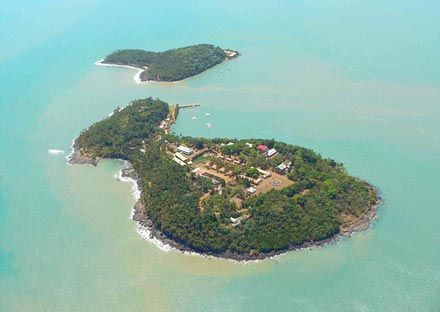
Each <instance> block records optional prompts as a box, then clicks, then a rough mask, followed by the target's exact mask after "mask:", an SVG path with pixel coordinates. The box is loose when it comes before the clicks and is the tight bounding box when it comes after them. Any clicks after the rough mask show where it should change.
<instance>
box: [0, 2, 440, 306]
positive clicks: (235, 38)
mask: <svg viewBox="0 0 440 312" xmlns="http://www.w3.org/2000/svg"><path fill="white" fill-rule="evenodd" d="M439 10H440V3H439V2H438V1H432V0H424V1H423V0H422V1H412V2H409V1H407V2H402V1H395V0H391V1H386V2H384V1H376V0H375V1H373V0H370V1H348V0H345V1H336V0H327V1H276V2H274V3H272V4H268V3H267V2H265V1H244V2H241V3H240V4H237V3H235V2H232V1H219V2H217V3H210V4H207V3H205V2H201V1H186V2H180V1H174V2H160V3H144V1H132V2H130V4H126V2H123V1H106V2H104V1H85V0H84V1H39V2H38V3H35V2H33V1H21V2H14V3H6V4H2V6H1V8H0V46H1V47H2V49H1V51H0V68H1V71H0V311H48V310H54V311H72V310H73V311H90V310H93V311H105V310H110V311H123V310H147V311H255V310H263V311H265V310H271V311H285V310H289V311H290V310H298V311H323V310H325V311H439V310H440V261H439V259H440V248H439V246H440V231H439V230H438V228H439V220H440V200H439V198H438V189H439V187H440V183H439V179H438V177H439V175H440V108H439V103H440V71H439V68H440V58H439V57H438V55H440V40H439V38H440V34H439V29H440V19H438V13H437V12H439ZM200 42H212V43H215V44H218V45H220V46H222V47H231V48H236V49H238V50H240V51H241V52H242V53H243V55H242V56H241V57H240V58H238V59H236V60H234V61H232V62H228V63H224V64H222V65H220V66H218V67H216V68H214V69H213V70H210V71H208V72H206V73H203V74H202V75H199V76H197V77H193V78H191V79H188V80H186V81H185V82H182V83H178V84H144V85H136V84H135V83H134V82H133V79H132V77H133V74H134V71H131V70H128V69H118V68H106V67H100V66H95V65H93V63H94V62H95V61H96V60H98V59H100V58H102V57H103V56H104V55H105V54H106V53H108V52H110V51H112V50H114V49H117V48H125V47H139V48H146V49H153V50H162V49H167V48H172V47H176V46H183V45H187V44H194V43H200ZM146 96H153V97H160V98H161V99H163V100H165V101H168V102H170V103H181V104H185V103H195V102H198V103H201V107H200V108H199V109H194V110H186V111H182V114H181V115H180V117H179V121H178V123H177V124H176V126H175V128H174V130H175V131H176V132H177V133H183V134H188V135H203V136H211V137H215V136H231V137H269V138H272V137H274V138H276V139H279V140H285V141H287V142H289V143H294V144H300V145H303V146H307V147H311V148H314V149H316V150H317V151H319V152H320V153H321V154H322V155H324V156H326V157H332V158H335V159H337V160H339V161H341V162H343V163H344V164H345V165H346V167H347V168H348V170H349V172H350V173H351V174H354V175H357V176H359V177H362V178H365V179H367V180H369V181H370V182H372V183H373V184H375V185H377V186H378V187H379V188H380V190H381V192H382V194H383V197H384V205H383V206H382V207H381V208H380V210H379V215H378V218H377V219H376V220H375V222H374V224H373V226H372V228H371V229H369V230H368V231H365V232H362V233H358V234H355V235H354V236H353V237H352V238H351V239H346V240H343V241H340V242H338V243H337V244H333V245H330V246H327V247H324V248H319V249H315V250H302V251H298V252H292V253H289V254H288V255H285V256H282V257H279V258H276V259H275V260H269V261H264V262H260V263H252V264H248V265H243V264H236V263H231V262H226V261H221V260H212V259H211V260H208V259H204V258H200V257H196V256H188V255H181V254H179V253H176V252H163V251H161V250H160V249H158V248H157V247H156V246H154V245H152V244H151V243H149V242H146V241H144V240H142V239H141V238H140V236H139V235H138V234H137V232H136V225H135V224H134V223H133V222H132V221H131V220H130V218H129V216H130V210H131V207H132V206H133V204H134V199H133V197H132V195H131V185H130V184H127V183H121V182H119V181H117V180H116V179H115V178H114V174H115V173H117V171H118V170H119V169H120V168H121V164H120V163H119V162H117V161H104V162H102V163H101V164H100V165H99V166H98V167H97V168H92V167H88V166H67V165H66V163H65V159H64V157H63V156H64V155H60V156H57V155H50V154H48V149H63V150H65V151H67V152H68V151H69V149H70V144H71V141H72V139H73V138H74V137H75V136H76V135H77V134H78V132H79V131H80V130H81V129H83V128H84V127H86V126H88V125H89V124H90V123H91V122H93V121H96V120H98V119H100V118H102V117H104V116H106V115H107V114H108V113H110V112H111V111H112V110H113V109H114V107H116V106H117V105H119V106H123V105H125V104H126V103H128V102H129V101H130V100H132V99H136V98H139V97H146ZM205 112H209V113H210V116H209V117H206V116H205ZM193 116H198V120H197V121H196V122H194V121H193V120H192V117H193ZM208 122H209V123H211V124H212V125H213V126H212V128H210V129H208V128H206V123H208Z"/></svg>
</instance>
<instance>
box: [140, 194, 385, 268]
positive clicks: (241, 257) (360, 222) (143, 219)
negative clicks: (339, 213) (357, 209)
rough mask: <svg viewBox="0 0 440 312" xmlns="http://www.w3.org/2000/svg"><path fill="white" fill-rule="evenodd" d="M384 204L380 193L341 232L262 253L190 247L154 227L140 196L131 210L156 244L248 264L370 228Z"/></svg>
mask: <svg viewBox="0 0 440 312" xmlns="http://www.w3.org/2000/svg"><path fill="white" fill-rule="evenodd" d="M376 191H377V190H376ZM378 194H379V193H378ZM381 204H382V198H381V197H380V195H379V197H378V200H377V202H376V203H375V204H374V205H372V206H371V207H369V209H368V210H367V211H366V212H365V213H364V214H363V215H361V216H360V217H359V218H357V219H356V220H354V221H356V222H353V224H352V225H350V226H349V227H348V228H346V229H345V230H341V231H340V232H339V233H337V234H335V235H334V236H331V237H328V238H326V239H323V240H321V241H316V242H304V243H302V244H299V245H292V246H289V247H288V248H285V249H282V250H277V251H271V252H268V253H260V254H256V255H249V254H235V253H231V252H223V253H214V252H199V251H197V250H194V249H192V248H191V247H188V246H187V245H184V244H181V243H178V242H177V241H175V240H174V239H171V238H168V237H166V236H165V235H164V234H163V233H162V232H161V231H160V230H158V229H156V228H155V227H154V225H153V222H152V221H151V220H150V219H149V218H148V215H146V214H145V213H143V212H142V211H141V210H142V208H143V207H142V203H141V202H140V200H138V201H137V202H136V204H135V205H134V207H133V211H134V212H133V213H132V215H133V220H134V221H136V222H138V233H139V235H141V237H142V238H144V239H146V240H148V241H150V242H152V243H153V244H154V245H155V246H157V247H158V248H160V249H161V250H163V251H170V250H174V251H177V252H180V253H182V254H186V255H196V256H201V257H204V258H207V259H211V258H212V259H222V260H227V261H233V262H237V263H244V264H246V263H251V262H259V261H262V260H269V259H274V258H276V257H280V256H283V255H286V254H287V253H288V252H290V251H295V250H301V249H309V250H311V249H315V248H318V247H323V246H326V245H329V244H333V243H337V242H338V241H340V240H342V239H344V238H346V237H351V235H352V234H354V233H357V232H361V231H365V230H367V229H368V228H370V226H371V224H372V222H373V220H374V219H375V218H376V216H377V209H378V207H379V206H380V205H381Z"/></svg>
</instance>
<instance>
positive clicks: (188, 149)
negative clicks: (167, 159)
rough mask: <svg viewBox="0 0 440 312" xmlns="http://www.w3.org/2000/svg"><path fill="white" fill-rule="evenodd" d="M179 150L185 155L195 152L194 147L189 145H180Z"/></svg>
mask: <svg viewBox="0 0 440 312" xmlns="http://www.w3.org/2000/svg"><path fill="white" fill-rule="evenodd" d="M177 150H178V151H179V152H181V153H182V154H185V155H191V154H192V153H193V149H192V148H191V147H187V146H184V145H180V146H179V147H178V148H177Z"/></svg>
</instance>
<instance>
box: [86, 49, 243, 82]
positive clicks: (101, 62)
mask: <svg viewBox="0 0 440 312" xmlns="http://www.w3.org/2000/svg"><path fill="white" fill-rule="evenodd" d="M236 52H237V54H236V55H235V56H233V57H227V58H225V59H224V60H223V61H222V62H220V63H218V64H216V65H214V66H212V67H211V68H213V67H215V66H217V65H220V64H223V63H225V62H227V61H232V60H234V59H236V58H237V57H239V56H240V55H241V53H240V52H238V51H236ZM104 61H105V59H101V60H98V61H96V62H95V63H94V64H95V65H97V66H107V67H121V68H128V69H135V70H137V73H136V74H135V75H134V76H133V80H134V82H135V83H136V84H145V83H173V84H175V83H180V82H183V81H185V80H187V79H189V78H191V77H193V76H190V77H187V78H184V79H181V80H175V81H158V80H142V79H141V75H142V73H143V72H144V71H146V70H147V69H148V68H147V67H144V68H140V67H136V66H130V65H120V64H114V63H105V62H104ZM208 69H210V68H208ZM208 69H207V70H208ZM205 71H206V70H205ZM200 74H201V73H199V74H197V75H200Z"/></svg>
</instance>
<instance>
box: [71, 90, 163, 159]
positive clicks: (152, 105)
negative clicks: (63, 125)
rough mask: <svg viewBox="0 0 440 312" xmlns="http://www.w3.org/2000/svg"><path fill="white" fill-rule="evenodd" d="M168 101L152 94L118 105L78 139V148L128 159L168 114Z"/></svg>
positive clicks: (90, 153) (96, 154)
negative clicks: (121, 106)
mask: <svg viewBox="0 0 440 312" xmlns="http://www.w3.org/2000/svg"><path fill="white" fill-rule="evenodd" d="M168 111H169V110H168V104H167V103H165V102H162V101H160V100H153V99H152V98H148V99H144V100H137V101H133V102H132V103H131V104H130V105H128V106H127V107H125V108H124V109H122V110H121V109H119V108H117V109H115V110H114V112H113V115H112V116H111V117H107V118H106V119H104V120H101V121H99V122H96V123H94V124H93V125H92V126H90V127H89V128H88V129H85V130H84V131H82V132H81V133H80V135H79V137H78V138H77V139H76V140H75V146H74V147H75V149H79V148H82V149H83V150H84V151H85V152H86V154H87V155H90V156H94V157H105V158H121V159H128V158H129V155H130V154H131V153H133V151H134V150H135V149H139V148H140V147H141V146H142V142H143V141H144V140H146V139H148V138H150V137H151V136H152V135H153V134H155V133H156V132H157V129H158V125H159V123H160V122H161V121H162V120H163V119H165V118H166V116H167V114H168Z"/></svg>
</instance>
